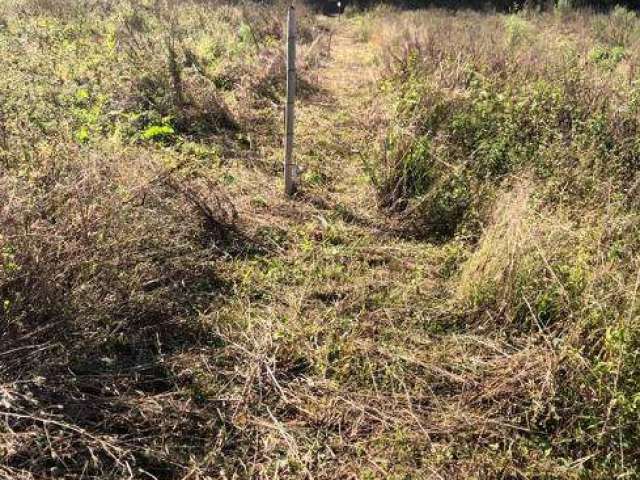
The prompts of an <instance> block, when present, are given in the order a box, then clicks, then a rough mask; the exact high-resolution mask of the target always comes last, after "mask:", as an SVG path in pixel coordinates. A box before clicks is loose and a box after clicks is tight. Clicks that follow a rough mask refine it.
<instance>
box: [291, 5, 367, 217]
mask: <svg viewBox="0 0 640 480" xmlns="http://www.w3.org/2000/svg"><path fill="white" fill-rule="evenodd" d="M324 23H325V24H326V25H327V26H328V28H330V29H331V30H332V32H333V33H332V35H331V40H330V45H331V48H330V53H329V58H328V59H326V60H325V63H324V65H323V67H322V68H320V69H319V71H318V72H317V77H316V80H317V83H318V86H319V90H320V91H319V93H318V94H317V95H314V96H313V97H311V98H310V99H306V100H302V101H300V102H299V106H298V109H299V112H298V125H297V128H298V144H299V154H300V157H301V161H302V163H303V164H304V163H305V162H306V164H307V167H308V168H309V169H311V170H313V169H315V170H316V171H318V172H319V173H321V177H326V178H327V179H328V180H329V181H328V182H327V183H326V184H325V185H321V186H322V187H323V189H322V190H323V191H322V192H319V193H320V194H322V195H327V196H328V197H329V198H330V200H331V201H332V202H333V203H334V204H335V203H339V204H344V205H349V207H350V208H352V209H355V210H357V211H358V212H359V215H361V216H364V217H369V218H371V216H372V214H375V204H374V203H373V202H372V201H373V200H374V199H375V195H374V192H373V190H372V188H371V185H370V181H369V178H368V177H367V176H366V174H365V171H364V168H363V162H362V155H370V149H371V148H372V145H371V141H372V137H373V129H372V128H371V124H370V123H369V122H370V120H371V118H370V117H371V112H372V108H371V107H372V101H373V99H374V97H375V89H376V83H375V82H376V76H375V75H376V70H375V68H374V66H373V65H374V60H375V50H374V48H373V46H372V45H371V44H370V43H368V42H366V41H363V40H361V39H359V38H358V32H357V29H356V27H355V25H354V24H353V23H352V22H350V21H349V20H348V19H338V18H328V19H325V20H324ZM325 43H326V44H327V46H328V44H329V39H328V38H327V39H325ZM308 187H311V188H313V185H311V186H310V185H306V186H303V188H308Z"/></svg>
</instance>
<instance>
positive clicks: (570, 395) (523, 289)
mask: <svg viewBox="0 0 640 480" xmlns="http://www.w3.org/2000/svg"><path fill="white" fill-rule="evenodd" d="M378 21H379V32H380V33H379V38H378V42H379V43H380V44H381V45H384V48H385V49H387V50H388V51H389V53H388V54H387V55H386V57H385V58H386V74H385V77H384V81H383V88H384V89H385V90H386V91H388V92H389V95H390V96H391V97H392V98H393V99H394V105H395V107H394V112H393V117H392V120H391V127H390V128H389V130H388V132H387V133H386V144H387V145H389V146H390V147H389V149H388V151H387V152H386V155H384V156H382V157H381V160H380V164H379V165H380V168H379V171H378V172H377V177H378V178H380V177H383V178H384V180H383V181H382V182H380V187H379V194H380V202H381V206H382V207H383V208H385V209H387V210H389V211H390V212H393V213H394V215H396V216H397V218H398V220H399V222H400V224H401V225H402V228H404V229H405V231H406V232H407V233H408V234H410V235H413V236H418V237H421V238H426V239H428V240H430V241H432V242H437V243H445V244H446V243H447V242H454V241H457V242H463V243H464V244H466V245H467V248H468V253H467V255H466V257H465V258H466V259H465V260H464V261H463V262H461V263H460V264H459V267H458V270H457V271H456V273H455V274H454V275H452V277H451V279H450V288H451V291H452V294H451V299H450V302H451V308H452V310H453V311H455V312H457V315H459V318H460V319H461V321H462V322H464V323H465V324H466V325H467V328H471V329H475V328H481V329H482V330H483V331H486V330H487V329H490V330H491V331H493V332H494V334H496V335H505V336H506V338H508V339H509V340H508V341H509V343H515V344H518V343H520V342H522V341H524V339H527V338H531V335H539V336H540V337H539V341H540V342H544V343H545V344H546V345H547V346H548V351H547V353H546V354H545V355H546V356H547V361H548V362H549V365H553V366H552V367H550V369H549V371H548V373H547V375H550V378H554V379H555V380H554V381H555V387H554V389H553V390H552V391H548V392H546V393H545V398H544V399H541V400H539V402H541V403H540V404H537V402H538V401H534V402H533V403H532V404H531V405H529V407H524V410H523V412H522V415H523V417H520V418H522V419H524V418H529V419H530V418H533V417H537V420H536V425H535V427H533V426H532V425H531V424H530V423H526V427H525V424H522V423H518V425H520V426H521V427H523V428H526V430H525V432H527V433H523V434H522V435H519V439H518V440H515V441H514V443H513V444H511V446H510V447H509V448H513V446H514V445H518V444H520V445H522V444H523V442H525V443H526V442H531V441H532V442H534V443H536V442H538V443H539V444H540V445H542V444H544V445H545V447H544V448H545V451H546V453H545V455H546V456H547V458H548V460H549V462H550V463H556V465H561V464H562V463H563V462H580V464H581V470H582V471H583V472H584V473H583V475H586V476H585V477H584V478H607V477H608V476H609V475H623V476H624V475H630V476H634V475H636V474H637V473H638V468H639V467H640V465H639V464H638V462H637V461H636V460H635V459H636V458H638V453H639V450H638V449H639V448H640V441H639V439H640V432H639V431H638V423H637V416H638V413H639V410H638V408H639V406H640V403H639V402H638V398H640V397H639V396H638V392H639V388H640V386H639V384H638V382H637V380H636V378H637V375H638V370H639V368H640V363H639V361H638V351H639V348H640V343H638V339H639V338H640V335H639V332H640V329H639V327H638V318H639V317H638V314H639V310H638V305H637V301H636V297H637V293H638V272H639V270H638V256H637V254H638V248H639V247H640V243H639V240H640V231H639V230H638V228H637V225H638V223H637V222H638V214H637V186H638V182H639V181H640V177H639V176H638V167H639V163H638V159H639V158H640V151H639V150H638V145H639V144H638V140H637V138H638V119H639V114H640V112H639V110H638V98H639V97H638V94H639V93H640V90H639V89H638V86H639V85H640V84H638V77H637V65H638V57H637V47H638V41H639V38H638V28H639V27H640V21H639V20H638V18H637V17H636V14H635V13H633V12H631V11H629V10H625V9H623V8H620V7H619V8H616V9H615V10H614V11H613V12H612V13H611V14H608V15H600V14H592V13H588V12H586V13H585V12H582V13H580V12H573V13H572V16H571V17H562V16H557V15H555V14H553V13H549V14H543V15H531V14H522V15H506V16H505V15H487V14H474V13H462V14H458V15H456V16H451V15H449V14H448V13H446V12H438V11H430V12H428V13H427V12H417V13H402V14H392V15H387V16H381V18H380V19H379V20H378ZM532 373H533V372H532ZM523 374H524V375H526V373H525V372H523ZM531 381H534V379H533V378H531ZM536 405H537V406H536ZM538 407H542V408H543V410H544V413H543V412H541V411H538V410H536V409H537V408H538ZM529 409H531V410H529ZM527 411H528V413H526V412H527ZM534 411H535V412H537V413H534ZM527 422H528V421H527ZM499 448H502V447H499ZM504 448H506V446H505V447H504ZM525 463H527V462H525ZM529 465H531V464H529ZM537 468H541V467H540V465H538V467H537ZM533 472H538V473H536V475H542V473H541V472H539V471H538V470H536V469H535V468H534V470H533ZM532 474H533V473H532ZM555 475H558V476H563V475H562V474H560V473H559V471H558V472H556V473H555V474H552V476H553V477H554V478H555Z"/></svg>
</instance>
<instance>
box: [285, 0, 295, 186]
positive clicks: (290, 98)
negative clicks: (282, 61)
mask: <svg viewBox="0 0 640 480" xmlns="http://www.w3.org/2000/svg"><path fill="white" fill-rule="evenodd" d="M295 101H296V9H295V7H294V5H293V4H291V6H290V7H289V13H288V15H287V106H286V111H285V127H284V128H285V139H284V191H285V193H286V194H287V195H288V196H291V195H293V194H294V192H295V190H296V179H295V173H296V172H295V171H296V166H295V165H294V164H293V133H294V128H295Z"/></svg>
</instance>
